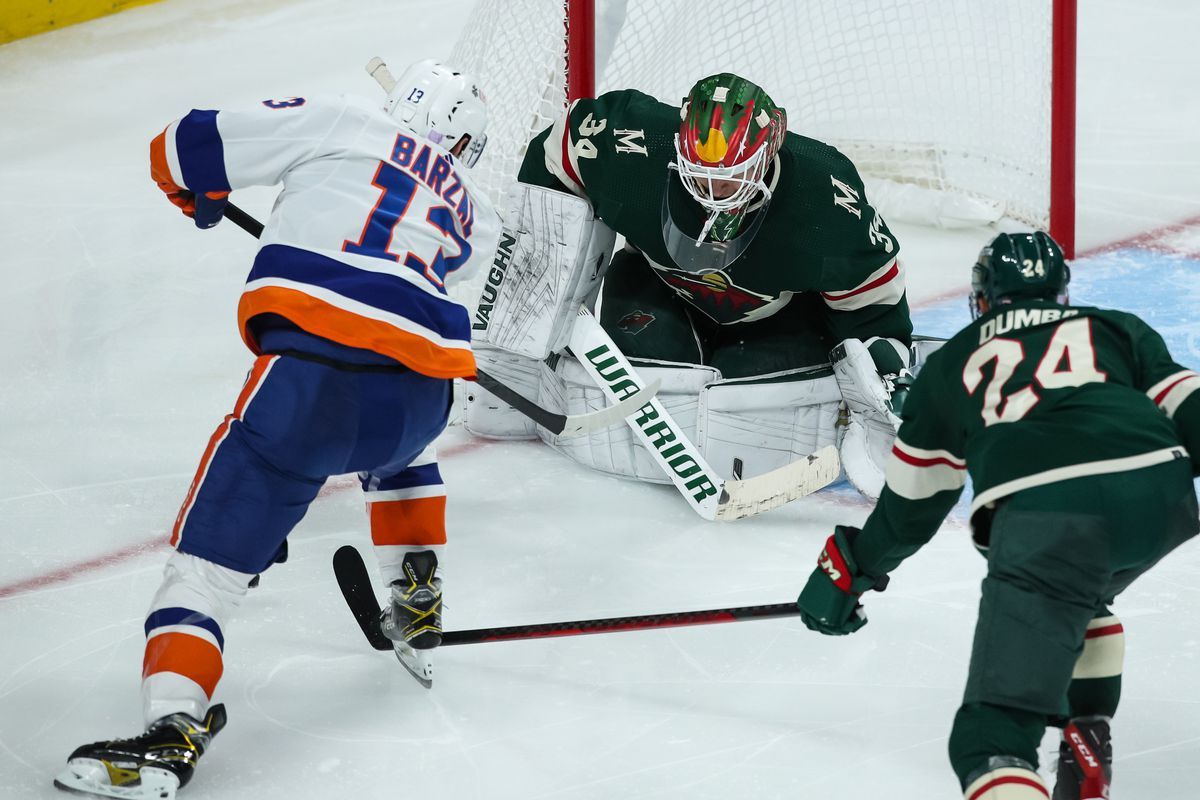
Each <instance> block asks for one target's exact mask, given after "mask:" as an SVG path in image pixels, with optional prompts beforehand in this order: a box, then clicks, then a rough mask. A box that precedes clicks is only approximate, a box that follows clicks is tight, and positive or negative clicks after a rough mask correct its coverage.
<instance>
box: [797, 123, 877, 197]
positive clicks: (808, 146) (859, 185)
mask: <svg viewBox="0 0 1200 800" xmlns="http://www.w3.org/2000/svg"><path fill="white" fill-rule="evenodd" d="M783 147H784V149H785V150H787V151H788V153H789V154H790V155H791V157H792V162H793V165H794V168H795V170H796V172H797V178H798V179H800V180H809V179H816V178H818V177H822V176H823V177H824V180H825V181H828V180H829V179H830V177H833V178H837V179H838V180H839V181H842V182H843V183H845V184H847V185H848V186H850V187H851V188H852V189H854V190H855V191H857V192H858V193H859V194H861V193H862V192H863V180H862V176H860V175H859V174H858V168H857V167H856V166H854V162H853V161H851V160H850V157H849V156H847V155H846V154H845V153H843V152H842V151H841V150H838V149H837V148H836V147H834V146H833V145H831V144H827V143H826V142H822V141H820V140H819V139H813V138H810V137H808V136H802V135H800V134H798V133H795V132H793V131H788V132H787V135H786V136H785V137H784V139H783Z"/></svg>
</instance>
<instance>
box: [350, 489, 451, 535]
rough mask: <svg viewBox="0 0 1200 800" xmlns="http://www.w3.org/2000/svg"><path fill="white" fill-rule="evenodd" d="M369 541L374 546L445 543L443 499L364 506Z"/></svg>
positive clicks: (417, 499) (424, 498) (442, 497)
mask: <svg viewBox="0 0 1200 800" xmlns="http://www.w3.org/2000/svg"><path fill="white" fill-rule="evenodd" d="M367 508H368V510H369V513H370V515H371V542H372V543H373V544H377V545H388V544H400V545H424V546H429V545H435V544H445V543H446V496H445V495H442V496H441V497H418V498H415V499H412V500H388V501H385V502H379V503H371V504H370V505H368V506H367Z"/></svg>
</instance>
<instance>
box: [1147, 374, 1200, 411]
mask: <svg viewBox="0 0 1200 800" xmlns="http://www.w3.org/2000/svg"><path fill="white" fill-rule="evenodd" d="M1194 377H1196V376H1195V374H1194V373H1189V374H1187V375H1184V376H1182V377H1181V378H1179V379H1178V380H1176V381H1174V382H1172V383H1171V385H1170V386H1168V387H1167V388H1165V389H1163V390H1162V391H1161V392H1159V393H1158V394H1157V395H1155V396H1154V404H1155V405H1156V406H1160V405H1162V401H1163V400H1164V399H1165V398H1166V396H1167V395H1168V394H1170V393H1171V390H1172V389H1174V388H1175V387H1176V386H1178V385H1179V384H1181V383H1183V382H1184V381H1186V380H1187V379H1188V378H1194Z"/></svg>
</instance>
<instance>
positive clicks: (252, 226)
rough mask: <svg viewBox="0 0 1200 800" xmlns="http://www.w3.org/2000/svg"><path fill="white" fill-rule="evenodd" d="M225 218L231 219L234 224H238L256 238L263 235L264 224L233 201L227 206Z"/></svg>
mask: <svg viewBox="0 0 1200 800" xmlns="http://www.w3.org/2000/svg"><path fill="white" fill-rule="evenodd" d="M225 219H227V220H229V221H230V222H232V223H233V224H234V225H237V226H238V227H239V228H241V229H242V230H244V231H245V232H246V233H248V234H250V235H251V236H253V237H254V238H255V239H258V238H260V237H261V236H262V232H263V224H262V223H261V222H259V221H258V220H256V219H255V218H254V217H252V216H250V215H249V214H247V213H246V212H245V211H242V210H241V209H240V208H238V207H237V206H235V205H234V204H233V203H228V204H227V205H226V206H225Z"/></svg>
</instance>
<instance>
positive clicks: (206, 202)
mask: <svg viewBox="0 0 1200 800" xmlns="http://www.w3.org/2000/svg"><path fill="white" fill-rule="evenodd" d="M163 139H164V134H162V133H160V134H159V135H158V136H157V137H155V139H154V141H153V142H151V143H150V177H151V178H152V179H153V180H154V182H155V183H156V184H158V188H159V189H161V190H162V192H163V194H165V195H166V196H167V199H168V200H170V201H171V205H173V206H175V207H176V208H178V209H179V210H180V211H182V212H183V214H184V216H187V217H191V218H192V221H194V222H195V223H196V227H197V228H204V229H207V228H211V227H213V226H214V225H216V224H217V223H218V222H220V221H221V218H222V217H224V216H225V206H226V205H227V204H228V203H229V192H204V193H203V194H200V195H197V194H196V193H195V192H193V191H192V190H191V189H185V188H183V187H182V186H180V185H179V184H177V183H175V181H174V180H172V179H171V172H170V169H169V168H168V167H167V159H166V155H165V151H164V144H163Z"/></svg>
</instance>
